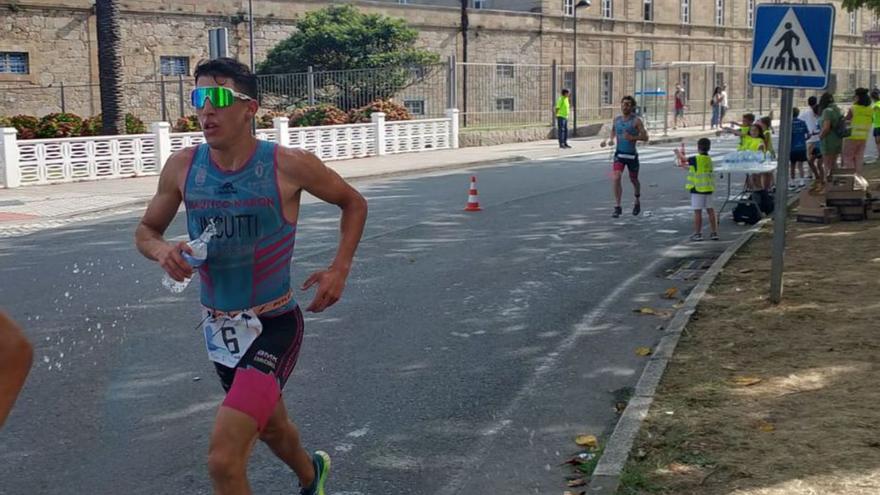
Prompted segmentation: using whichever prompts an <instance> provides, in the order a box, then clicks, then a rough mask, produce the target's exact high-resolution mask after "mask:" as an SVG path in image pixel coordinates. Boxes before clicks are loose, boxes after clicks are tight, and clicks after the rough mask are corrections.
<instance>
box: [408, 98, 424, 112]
mask: <svg viewBox="0 0 880 495" xmlns="http://www.w3.org/2000/svg"><path fill="white" fill-rule="evenodd" d="M403 106H404V107H406V110H407V111H408V112H409V113H411V114H413V115H425V100H403Z"/></svg>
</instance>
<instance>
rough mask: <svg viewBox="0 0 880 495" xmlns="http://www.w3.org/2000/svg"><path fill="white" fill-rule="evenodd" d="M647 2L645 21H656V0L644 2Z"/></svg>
mask: <svg viewBox="0 0 880 495" xmlns="http://www.w3.org/2000/svg"><path fill="white" fill-rule="evenodd" d="M644 2H645V20H646V21H653V20H654V0H644Z"/></svg>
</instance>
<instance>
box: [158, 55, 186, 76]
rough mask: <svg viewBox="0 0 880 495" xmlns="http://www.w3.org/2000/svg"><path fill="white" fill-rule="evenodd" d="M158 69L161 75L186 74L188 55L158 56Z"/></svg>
mask: <svg viewBox="0 0 880 495" xmlns="http://www.w3.org/2000/svg"><path fill="white" fill-rule="evenodd" d="M159 71H160V74H162V75H163V76H188V75H189V57H160V58H159Z"/></svg>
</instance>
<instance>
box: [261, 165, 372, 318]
mask: <svg viewBox="0 0 880 495" xmlns="http://www.w3.org/2000/svg"><path fill="white" fill-rule="evenodd" d="M278 167H279V171H280V172H281V175H282V177H284V179H285V180H290V181H291V182H293V183H295V184H297V185H298V186H299V187H300V188H302V189H303V190H305V191H307V192H308V193H309V194H311V195H313V196H315V197H316V198H318V199H321V200H324V201H326V202H328V203H331V204H335V205H337V206H339V208H340V209H342V219H341V222H340V231H341V232H340V238H339V247H338V248H337V250H336V257H335V258H334V259H333V262H332V263H331V264H330V266H329V267H328V268H327V269H326V270H319V271H317V272H315V273H313V274H312V275H311V276H309V278H307V279H306V281H305V282H304V283H303V286H302V289H303V290H306V289H308V288H309V287H311V286H313V285H315V284H318V291H317V292H316V293H315V297H314V299H313V300H312V303H311V304H310V305H309V306H308V307H307V308H306V311H314V312H320V311H323V310H324V309H326V308H328V307H330V306H332V305H333V304H335V303H336V301H338V300H339V298H340V297H342V291H343V290H344V289H345V280H346V279H347V278H348V273H349V272H350V271H351V264H352V260H353V259H354V253H355V251H356V250H357V246H358V243H359V242H360V240H361V236H362V235H363V233H364V224H365V223H366V221H367V201H366V200H365V199H364V197H363V196H361V194H360V193H359V192H357V191H356V190H355V189H354V188H353V187H351V186H350V185H349V184H348V183H347V182H345V180H343V179H342V177H340V176H339V174H337V173H336V172H335V171H333V170H331V169H330V168H328V167H327V166H326V165H324V163H323V162H322V161H321V160H320V159H319V158H318V157H316V156H315V155H313V154H312V153H310V152H308V151H305V150H301V149H291V148H282V149H281V151H280V152H279V162H278Z"/></svg>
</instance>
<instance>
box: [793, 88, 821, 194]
mask: <svg viewBox="0 0 880 495" xmlns="http://www.w3.org/2000/svg"><path fill="white" fill-rule="evenodd" d="M798 118H799V119H801V120H803V121H804V123H805V124H806V125H807V129H808V130H809V131H810V137H809V138H808V139H807V164H808V165H809V166H810V173H811V174H812V175H813V177H812V178H813V179H817V178H818V177H824V172H822V170H823V169H824V167H822V153H821V152H820V151H819V100H818V99H816V97H815V96H811V97H809V98H807V108H805V109H804V110H803V111H802V112H801V113H800V115H799V116H798Z"/></svg>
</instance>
